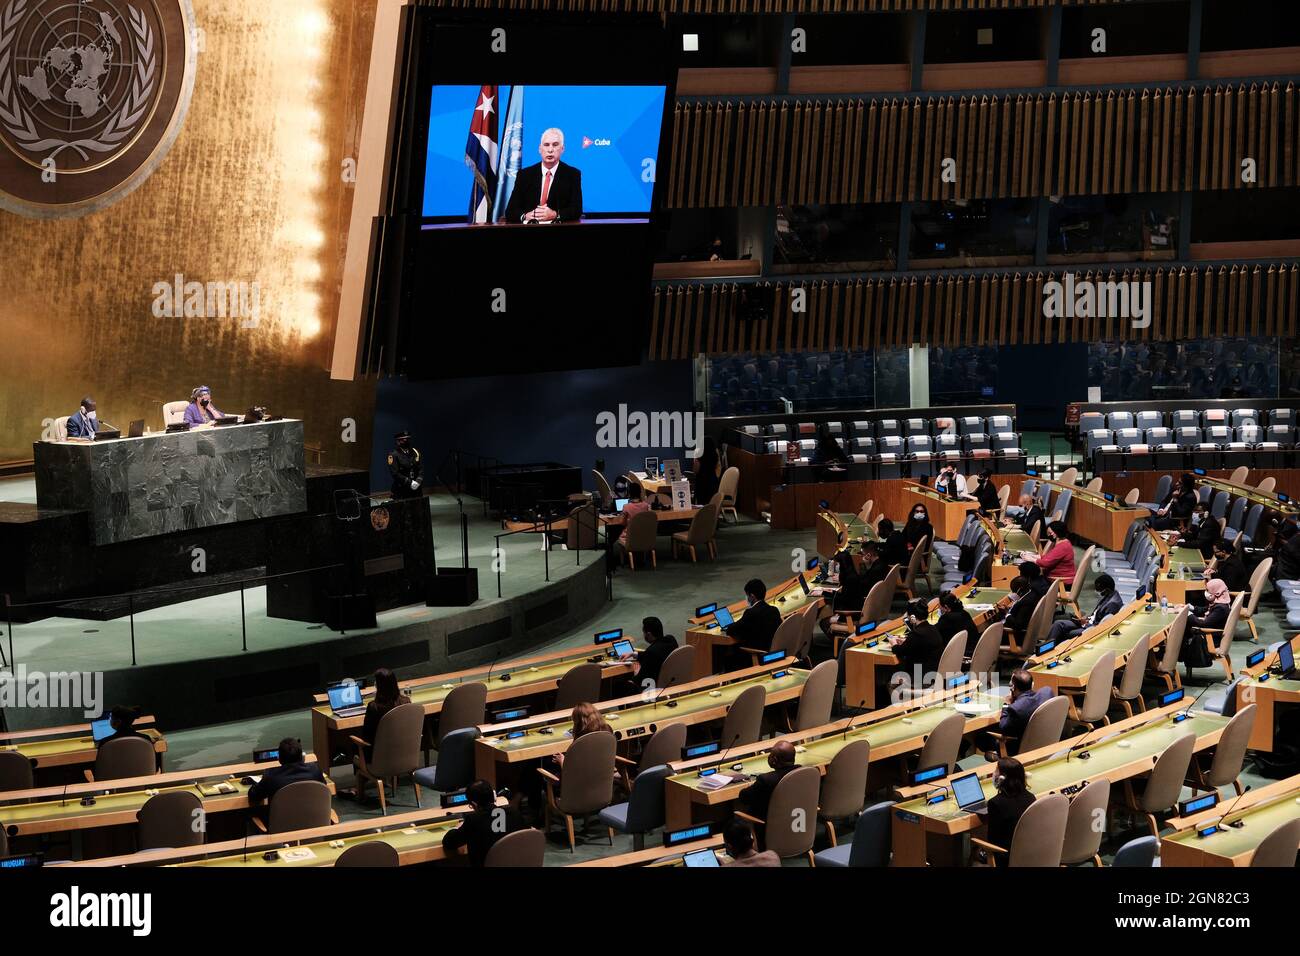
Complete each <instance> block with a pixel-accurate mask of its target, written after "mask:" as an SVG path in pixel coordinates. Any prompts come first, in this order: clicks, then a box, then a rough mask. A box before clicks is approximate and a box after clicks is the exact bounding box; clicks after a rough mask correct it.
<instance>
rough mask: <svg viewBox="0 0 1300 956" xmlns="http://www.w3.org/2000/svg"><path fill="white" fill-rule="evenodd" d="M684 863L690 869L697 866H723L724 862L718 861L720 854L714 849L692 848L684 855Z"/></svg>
mask: <svg viewBox="0 0 1300 956" xmlns="http://www.w3.org/2000/svg"><path fill="white" fill-rule="evenodd" d="M682 863H684V864H685V865H686V866H687V867H689V868H690V869H695V868H697V867H715V866H722V864H721V863H719V862H718V855H717V854H716V853H714V852H713V851H712V850H692V851H691V852H690V853H687V854H685V855H684V856H683V857H682Z"/></svg>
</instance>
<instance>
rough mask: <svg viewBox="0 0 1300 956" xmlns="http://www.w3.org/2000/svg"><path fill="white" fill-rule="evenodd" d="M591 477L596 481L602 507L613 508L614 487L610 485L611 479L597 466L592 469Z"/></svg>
mask: <svg viewBox="0 0 1300 956" xmlns="http://www.w3.org/2000/svg"><path fill="white" fill-rule="evenodd" d="M591 477H592V480H594V481H595V482H596V495H597V496H598V497H599V498H600V506H601V507H602V508H612V507H613V506H614V489H613V488H611V487H610V486H609V481H608V480H607V479H606V478H605V476H604V475H603V474H601V473H600V472H599V471H597V470H596V469H595V468H593V469H592V470H591Z"/></svg>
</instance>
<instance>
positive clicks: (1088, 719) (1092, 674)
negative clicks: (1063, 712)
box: [1070, 651, 1115, 730]
mask: <svg viewBox="0 0 1300 956" xmlns="http://www.w3.org/2000/svg"><path fill="white" fill-rule="evenodd" d="M1114 680H1115V652H1114V651H1107V652H1106V653H1105V654H1102V655H1101V657H1099V658H1097V661H1096V663H1094V664H1093V665H1092V669H1091V670H1090V671H1088V683H1087V684H1086V685H1085V687H1084V690H1083V697H1082V698H1080V699H1078V700H1074V699H1071V701H1070V720H1072V721H1074V722H1075V723H1076V724H1082V725H1083V726H1085V727H1087V728H1088V729H1089V730H1092V729H1093V728H1094V727H1095V726H1096V725H1097V724H1109V723H1110V718H1109V717H1108V716H1106V711H1107V710H1109V709H1110V699H1111V698H1110V695H1111V688H1112V687H1113V686H1114Z"/></svg>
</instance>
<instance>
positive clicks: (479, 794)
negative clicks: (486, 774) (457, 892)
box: [442, 780, 524, 866]
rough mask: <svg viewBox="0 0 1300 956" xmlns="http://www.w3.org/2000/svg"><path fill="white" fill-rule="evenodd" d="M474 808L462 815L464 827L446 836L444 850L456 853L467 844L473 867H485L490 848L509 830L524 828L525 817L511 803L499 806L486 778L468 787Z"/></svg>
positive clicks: (449, 832) (468, 795) (461, 824)
mask: <svg viewBox="0 0 1300 956" xmlns="http://www.w3.org/2000/svg"><path fill="white" fill-rule="evenodd" d="M465 796H467V797H468V798H469V804H470V806H472V807H473V808H474V809H473V810H471V811H470V812H469V813H467V814H465V816H464V817H462V818H461V821H460V826H458V827H456V829H454V830H449V831H448V832H447V835H446V836H444V837H443V838H442V846H443V849H445V850H447V851H448V852H449V853H454V852H456V851H457V850H459V849H460V848H461V847H465V848H466V849H467V850H468V854H469V865H470V866H482V865H483V862H484V861H485V860H486V859H487V855H488V850H490V849H492V847H493V846H495V845H496V842H497V841H498V840H500V839H501V838H502V837H503V836H505V835H506V834H507V833H514V832H515V831H516V830H522V829H523V828H524V821H523V818H522V817H520V815H519V813H518V812H517V811H516V810H515V809H514V807H511V806H505V807H498V806H497V805H496V800H497V795H496V792H495V791H494V790H493V789H492V785H491V784H490V783H488V782H487V781H486V780H475V781H474V782H473V783H471V784H470V785H469V786H468V787H466V788H465Z"/></svg>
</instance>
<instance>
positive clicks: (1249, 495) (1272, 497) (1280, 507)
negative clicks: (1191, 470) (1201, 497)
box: [1196, 475, 1300, 518]
mask: <svg viewBox="0 0 1300 956" xmlns="http://www.w3.org/2000/svg"><path fill="white" fill-rule="evenodd" d="M1196 487H1198V488H1211V489H1213V490H1214V491H1215V492H1219V491H1226V492H1227V493H1228V496H1229V497H1230V498H1245V499H1246V500H1247V501H1249V502H1250V503H1251V504H1252V505H1263V506H1264V510H1265V511H1269V510H1272V511H1277V512H1280V513H1281V514H1282V515H1283V516H1285V517H1287V518H1297V517H1300V503H1297V502H1295V501H1292V500H1289V499H1288V500H1287V501H1283V500H1282V499H1281V497H1279V496H1278V495H1277V494H1276V493H1275V492H1272V491H1260V490H1259V489H1258V488H1252V487H1251V486H1250V485H1238V484H1234V483H1233V482H1231V481H1228V480H1227V479H1226V478H1211V477H1209V476H1208V475H1201V476H1198V477H1197V478H1196Z"/></svg>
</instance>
